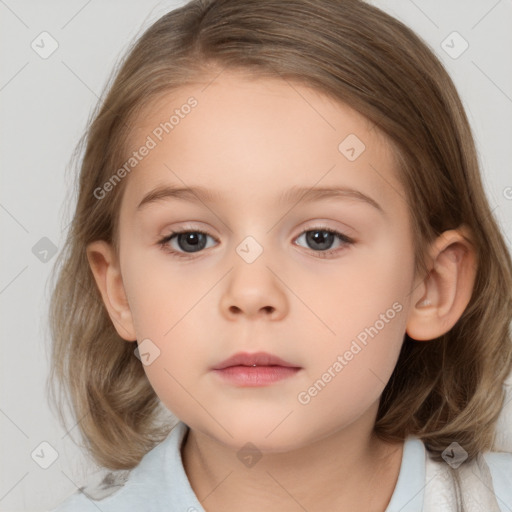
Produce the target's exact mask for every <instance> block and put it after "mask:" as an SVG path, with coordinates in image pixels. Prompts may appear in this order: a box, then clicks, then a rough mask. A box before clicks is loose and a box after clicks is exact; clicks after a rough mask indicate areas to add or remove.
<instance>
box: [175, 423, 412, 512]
mask: <svg viewBox="0 0 512 512" xmlns="http://www.w3.org/2000/svg"><path fill="white" fill-rule="evenodd" d="M373 419H374V418H373ZM372 425H373V422H367V428H362V427H363V425H362V424H361V421H358V422H356V424H353V425H351V426H350V427H347V428H345V429H341V430H337V431H334V432H332V433H331V434H329V435H327V436H325V437H323V438H321V439H319V440H316V441H315V442H313V443H311V444H308V445H305V446H301V447H299V448H297V449H295V450H292V451H288V452H280V453H274V452H273V453H264V454H262V457H261V459H260V460H258V461H257V462H256V463H255V464H254V465H251V464H250V461H249V464H248V465H247V466H246V465H244V464H243V463H242V462H241V461H240V459H239V458H238V456H237V455H238V452H239V449H237V448H234V447H229V446H226V445H224V444H221V443H218V442H217V441H216V440H215V439H213V438H212V437H210V436H207V435H205V434H203V433H202V432H199V431H197V430H192V429H190V430H189V433H188V435H187V438H186V439H185V440H184V443H183V445H182V459H183V465H184V468H185V472H186V474H187V476H188V479H189V481H190V484H191V487H192V489H193V490H194V493H195V494H196V496H197V497H198V499H199V501H200V502H201V503H202V505H203V507H204V509H205V510H206V511H207V512H217V511H222V512H231V511H235V510H236V511H239V510H244V512H256V511H258V512H259V511H261V510H266V511H268V512H272V511H277V510H279V511H280V512H292V511H293V512H296V511H299V510H310V511H313V510H337V511H340V512H345V511H353V510H365V511H368V512H384V511H385V509H386V507H387V504H388V503H389V500H390V499H391V496H392V494H393V490H394V488H395V485H396V481H397V478H398V473H399V470H400V464H401V458H402V448H403V443H394V444H389V443H385V442H383V441H381V440H379V439H378V438H377V437H376V436H375V435H374V434H373V433H372Z"/></svg>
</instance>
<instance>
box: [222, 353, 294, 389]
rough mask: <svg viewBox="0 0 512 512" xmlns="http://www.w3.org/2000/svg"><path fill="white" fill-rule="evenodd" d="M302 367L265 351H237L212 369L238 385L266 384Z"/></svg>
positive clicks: (291, 373) (254, 385)
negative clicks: (250, 352) (252, 352)
mask: <svg viewBox="0 0 512 512" xmlns="http://www.w3.org/2000/svg"><path fill="white" fill-rule="evenodd" d="M301 369H302V368H301V367H300V366H297V365H295V364H293V363H289V362H288V361H285V360H283V359H281V358H279V357H277V356H274V355H272V354H268V353H266V352H257V353H254V354H249V353H242V352H240V353H238V354H235V355H234V356H232V357H230V358H228V359H226V360H225V361H222V362H221V363H219V364H218V365H216V366H215V367H214V368H212V371H213V373H214V374H217V375H218V376H219V377H220V378H221V379H222V380H223V381H225V382H227V383H229V384H232V385H235V386H240V387H257V386H267V385H269V384H272V383H274V382H278V381H281V380H283V379H287V378H290V377H293V376H294V375H296V374H297V373H298V372H299V371H300V370H301Z"/></svg>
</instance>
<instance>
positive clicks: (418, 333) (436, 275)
mask: <svg viewBox="0 0 512 512" xmlns="http://www.w3.org/2000/svg"><path fill="white" fill-rule="evenodd" d="M428 259H429V262H430V264H429V266H430V268H431V270H430V271H429V273H428V275H427V276H426V277H425V278H424V280H423V281H422V282H421V283H420V285H419V286H417V287H416V288H415V290H414V292H413V294H412V296H411V298H412V304H413V306H412V307H411V309H410V312H409V317H408V320H407V326H406V332H407V334H408V335H409V336H410V337H411V338H413V339H415V340H432V339H435V338H438V337H439V336H441V335H443V334H445V333H446V332H448V331H449V330H450V329H451V328H452V327H453V326H454V325H455V324H456V323H457V320H458V319H459V318H460V317H461V316H462V313H463V312H464V310H465V309H466V306H467V305H468V303H469V301H470V300H471V294H472V292H473V285H474V282H475V276H476V270H477V261H476V253H475V249H474V246H473V244H472V243H471V236H470V231H469V229H467V227H466V226H461V227H460V228H458V229H454V230H449V231H445V232H444V233H443V234H441V235H440V236H439V237H438V238H437V239H436V240H435V241H434V242H433V244H432V245H431V247H430V251H429V258H428Z"/></svg>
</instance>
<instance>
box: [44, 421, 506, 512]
mask: <svg viewBox="0 0 512 512" xmlns="http://www.w3.org/2000/svg"><path fill="white" fill-rule="evenodd" d="M187 430H188V426H187V425H186V424H185V423H183V422H181V421H180V422H178V423H177V425H176V426H175V427H174V428H173V430H172V431H171V433H170V434H169V436H168V437H167V438H166V439H164V441H162V442H161V443H160V444H158V445H157V446H156V447H155V448H153V449H152V450H151V451H149V452H148V453H147V454H146V455H145V456H144V457H143V458H142V460H141V462H140V464H139V465H138V466H136V467H135V468H134V469H133V470H131V471H130V473H129V476H128V479H127V480H126V482H125V483H124V485H122V486H121V487H119V488H118V489H117V490H115V491H114V492H113V493H112V494H110V495H109V496H107V497H105V498H103V499H98V500H96V499H95V500H93V499H91V498H89V497H88V496H87V495H86V494H84V493H83V492H80V491H77V492H76V493H74V494H73V495H71V496H70V497H69V498H67V499H66V500H65V501H64V502H63V503H62V504H61V505H60V506H59V507H57V508H56V509H54V511H53V512H98V511H100V512H131V511H133V512H142V511H145V510H147V511H151V512H159V511H162V512H163V511H166V512H205V511H204V508H203V507H202V506H201V504H200V503H199V500H198V498H197V496H196V495H195V494H194V491H193V490H192V487H191V486H190V482H189V481H188V478H187V475H186V473H185V469H184V467H183V461H182V459H181V445H182V442H183V438H184V436H185V434H186V433H187ZM485 460H486V461H487V463H488V465H489V469H490V471H491V475H492V481H493V485H494V491H495V493H496V495H497V496H499V497H500V499H499V500H497V501H498V503H499V506H500V510H501V512H510V511H511V510H512V454H505V453H503V454H502V453H494V452H493V453H488V454H486V456H485ZM426 462H427V453H426V450H425V446H424V444H423V443H422V442H421V441H420V440H419V439H417V438H415V437H408V438H407V439H406V441H405V443H404V450H403V455H402V463H401V466H400V472H399V475H398V481H397V484H396V486H395V490H394V492H393V495H392V497H391V501H390V503H389V505H388V507H387V508H386V512H422V511H423V510H424V501H425V492H428V490H429V487H428V485H427V484H428V482H426ZM439 464H440V463H439ZM426 489H427V491H426ZM450 510H451V509H450ZM241 512H243V511H241ZM482 512H487V511H482Z"/></svg>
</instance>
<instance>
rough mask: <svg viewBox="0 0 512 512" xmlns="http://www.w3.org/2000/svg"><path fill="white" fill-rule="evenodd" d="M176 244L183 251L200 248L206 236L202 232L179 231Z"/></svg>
mask: <svg viewBox="0 0 512 512" xmlns="http://www.w3.org/2000/svg"><path fill="white" fill-rule="evenodd" d="M178 245H179V246H180V249H182V250H184V251H187V249H191V252H193V251H194V250H201V249H204V247H205V246H206V236H205V235H204V234H203V233H180V235H179V236H178Z"/></svg>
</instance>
